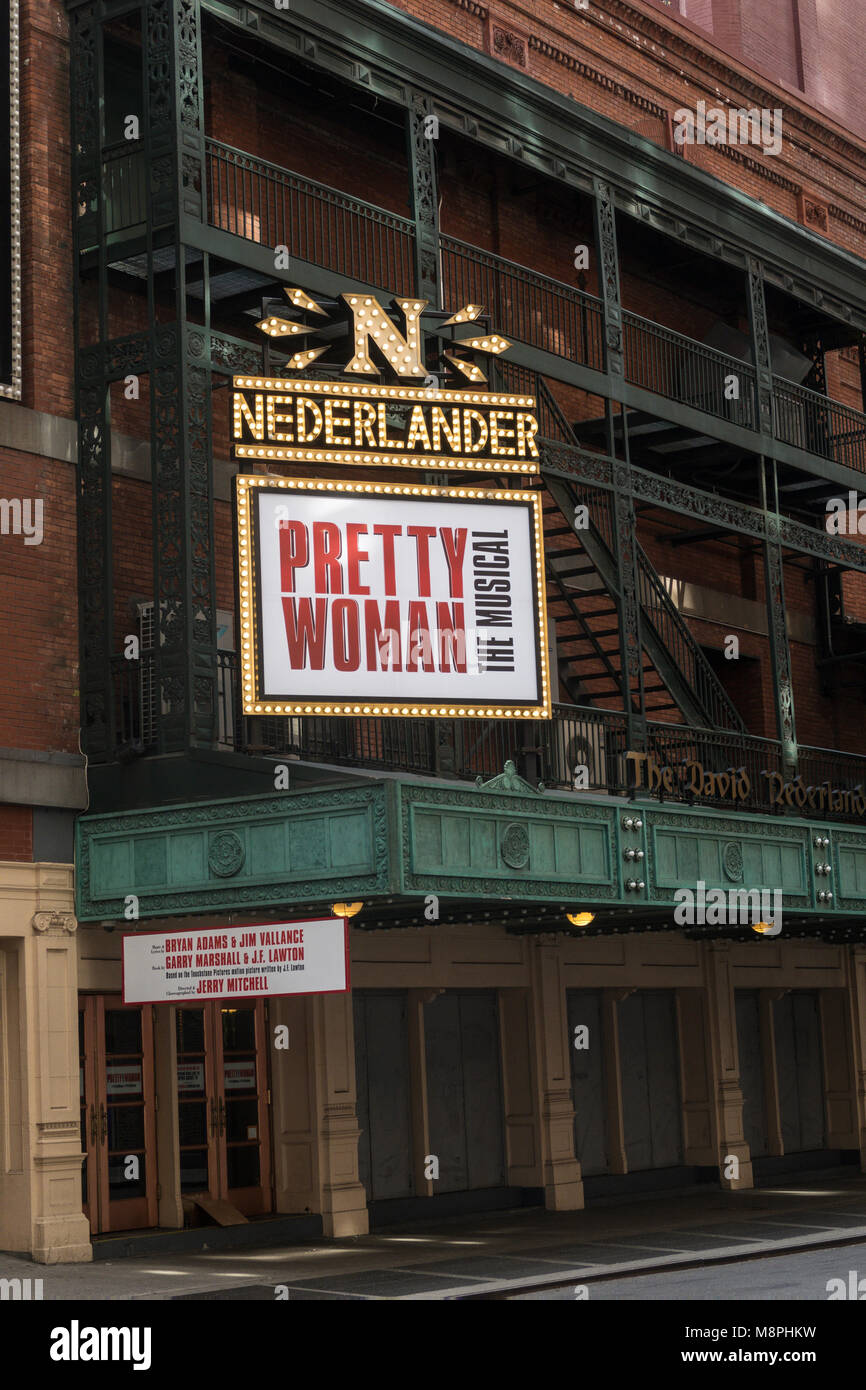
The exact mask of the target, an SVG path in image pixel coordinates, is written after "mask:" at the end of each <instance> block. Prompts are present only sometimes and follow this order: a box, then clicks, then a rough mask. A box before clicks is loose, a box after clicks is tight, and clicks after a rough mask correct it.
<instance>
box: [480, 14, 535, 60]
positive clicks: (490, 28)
mask: <svg viewBox="0 0 866 1390" xmlns="http://www.w3.org/2000/svg"><path fill="white" fill-rule="evenodd" d="M486 37H487V51H488V53H492V54H493V55H494V57H496V58H501V59H502V61H503V62H504V63H510V64H511V66H512V67H513V68H522V69H523V70H524V71H525V70H526V69H527V67H528V66H529V38H528V36H527V35H526V34H523V33H521V31H520V30H519V29H515V28H514V26H513V25H512V24H509V25H507V26H506V25H504V24H500V23H498V22H497V21H496V20H494V19H490V18H488V21H487V34H486Z"/></svg>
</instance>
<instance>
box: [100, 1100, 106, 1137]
mask: <svg viewBox="0 0 866 1390" xmlns="http://www.w3.org/2000/svg"><path fill="white" fill-rule="evenodd" d="M99 1121H100V1124H99V1130H100V1133H99V1142H100V1144H104V1143H105V1136H106V1135H107V1133H108V1112H107V1111H106V1109H105V1105H104V1103H103V1102H102V1101H100V1102H99Z"/></svg>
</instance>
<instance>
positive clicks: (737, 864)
mask: <svg viewBox="0 0 866 1390" xmlns="http://www.w3.org/2000/svg"><path fill="white" fill-rule="evenodd" d="M722 868H723V869H724V871H725V876H726V877H727V878H729V879H730V880H731V882H732V883H740V882H742V878H743V851H742V850H741V849H740V846H739V845H738V844H736V843H735V842H734V841H733V840H730V841H729V842H728V844H726V845H725V848H724V849H723V850H722Z"/></svg>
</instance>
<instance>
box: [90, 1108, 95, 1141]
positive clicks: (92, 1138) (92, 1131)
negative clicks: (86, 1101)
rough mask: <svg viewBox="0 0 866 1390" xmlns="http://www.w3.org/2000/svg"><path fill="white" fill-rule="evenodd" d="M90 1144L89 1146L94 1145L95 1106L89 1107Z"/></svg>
mask: <svg viewBox="0 0 866 1390" xmlns="http://www.w3.org/2000/svg"><path fill="white" fill-rule="evenodd" d="M90 1142H91V1144H95V1143H96V1106H95V1105H91V1107H90Z"/></svg>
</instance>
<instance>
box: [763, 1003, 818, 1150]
mask: <svg viewBox="0 0 866 1390" xmlns="http://www.w3.org/2000/svg"><path fill="white" fill-rule="evenodd" d="M773 1031H774V1035H775V1041H776V1076H777V1082H778V1087H779V1112H780V1119H781V1122H782V1145H783V1147H784V1151H785V1153H786V1154H790V1153H808V1152H811V1151H814V1150H816V1149H823V1148H824V1145H825V1143H826V1139H825V1127H824V1071H823V1062H822V1052H821V1023H820V1019H819V1015H818V996H817V995H816V994H810V993H808V992H807V991H805V990H799V989H798V990H793V991H792V992H791V993H790V994H786V995H784V996H783V997H782V998H781V999H776V1000H775V1001H774V1003H773Z"/></svg>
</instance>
